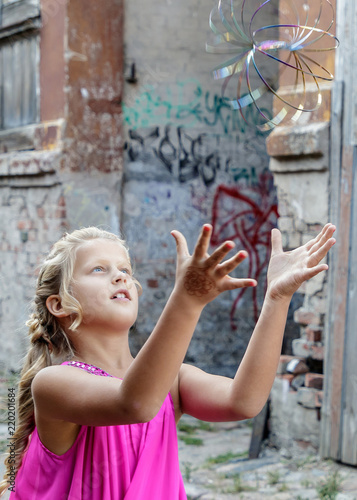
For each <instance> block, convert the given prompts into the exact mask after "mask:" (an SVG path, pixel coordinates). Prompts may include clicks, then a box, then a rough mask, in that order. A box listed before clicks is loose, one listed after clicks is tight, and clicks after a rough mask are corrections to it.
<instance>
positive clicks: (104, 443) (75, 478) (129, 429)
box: [10, 361, 187, 500]
mask: <svg viewBox="0 0 357 500" xmlns="http://www.w3.org/2000/svg"><path fill="white" fill-rule="evenodd" d="M64 364H69V365H73V366H76V367H78V368H81V369H83V370H86V371H89V372H91V373H93V374H94V375H100V376H106V377H108V376H109V377H110V376H111V375H109V374H107V373H106V372H104V371H103V370H100V369H99V368H96V367H93V366H91V365H87V364H86V363H76V362H73V361H71V362H67V363H64ZM14 489H15V491H14V492H12V493H11V495H10V500H187V496H186V493H185V490H184V485H183V480H182V476H181V473H180V469H179V462H178V447H177V434H176V424H175V411H174V406H173V402H172V398H171V395H170V394H168V395H167V397H166V399H165V401H164V403H163V405H162V407H161V409H160V411H159V413H158V414H157V415H156V417H155V418H153V419H152V420H151V421H150V422H148V423H145V424H131V425H116V426H107V427H89V426H84V425H83V426H82V427H81V429H80V431H79V434H78V436H77V438H76V440H75V442H74V444H73V445H72V446H71V448H70V449H69V450H68V451H67V452H66V453H64V454H63V455H56V454H55V453H52V452H51V451H49V450H48V449H47V448H46V447H45V446H44V445H43V444H42V443H41V441H40V438H39V435H38V432H37V429H36V428H35V430H34V431H33V433H32V435H31V439H30V443H29V446H28V448H27V451H26V452H25V455H24V458H23V463H22V466H21V468H20V470H19V471H18V473H17V476H16V480H15V488H14Z"/></svg>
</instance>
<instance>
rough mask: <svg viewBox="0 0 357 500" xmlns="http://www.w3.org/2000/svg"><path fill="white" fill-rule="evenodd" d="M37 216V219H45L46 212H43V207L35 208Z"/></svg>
mask: <svg viewBox="0 0 357 500" xmlns="http://www.w3.org/2000/svg"><path fill="white" fill-rule="evenodd" d="M37 215H38V217H41V218H42V217H45V215H46V212H45V209H44V208H43V207H37Z"/></svg>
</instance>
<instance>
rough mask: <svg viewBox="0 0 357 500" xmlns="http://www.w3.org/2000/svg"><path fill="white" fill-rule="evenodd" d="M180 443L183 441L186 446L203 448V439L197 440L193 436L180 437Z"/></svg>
mask: <svg viewBox="0 0 357 500" xmlns="http://www.w3.org/2000/svg"><path fill="white" fill-rule="evenodd" d="M178 438H179V439H180V441H183V442H184V443H185V444H187V445H190V446H203V439H201V438H196V437H193V436H183V435H182V434H180V435H179V437H178Z"/></svg>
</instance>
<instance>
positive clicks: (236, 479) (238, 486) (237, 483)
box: [224, 474, 256, 493]
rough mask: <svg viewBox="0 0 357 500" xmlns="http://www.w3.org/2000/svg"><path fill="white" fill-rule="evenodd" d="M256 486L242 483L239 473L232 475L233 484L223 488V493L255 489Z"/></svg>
mask: <svg viewBox="0 0 357 500" xmlns="http://www.w3.org/2000/svg"><path fill="white" fill-rule="evenodd" d="M255 490H256V488H253V487H252V486H248V485H244V484H243V482H242V478H241V476H240V474H237V475H235V476H233V486H231V487H228V488H225V490H224V493H242V492H243V491H255Z"/></svg>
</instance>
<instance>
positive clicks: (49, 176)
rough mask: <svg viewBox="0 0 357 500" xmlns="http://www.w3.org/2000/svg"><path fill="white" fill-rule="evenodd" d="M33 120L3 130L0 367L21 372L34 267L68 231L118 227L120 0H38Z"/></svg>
mask: <svg viewBox="0 0 357 500" xmlns="http://www.w3.org/2000/svg"><path fill="white" fill-rule="evenodd" d="M41 9H42V28H41V30H40V33H39V34H40V60H39V68H38V71H39V78H38V81H39V88H38V93H39V95H40V111H39V117H40V119H39V123H37V124H33V125H28V126H26V127H21V128H19V129H11V130H4V131H1V132H0V152H1V154H0V204H1V219H0V234H1V241H0V245H1V262H0V266H1V267H0V323H1V328H0V332H1V333H0V338H1V346H2V349H1V352H0V370H1V371H9V370H18V369H19V366H20V362H21V358H22V356H23V355H24V353H25V350H26V328H25V326H24V324H25V321H26V319H27V317H28V313H29V303H30V301H31V299H32V297H33V291H34V281H35V275H36V268H37V266H38V264H39V263H40V261H41V260H42V257H43V255H44V254H45V253H47V252H48V250H49V248H50V246H51V244H52V243H53V242H54V241H56V240H57V239H58V238H59V237H60V236H61V235H62V234H63V233H64V232H65V231H66V230H72V229H75V228H77V227H80V226H83V225H91V224H96V225H104V226H105V227H108V228H110V229H112V230H113V231H118V230H119V217H120V205H121V181H122V172H123V161H122V147H123V143H122V119H121V112H120V111H121V100H122V93H123V77H122V74H123V4H122V1H121V0H120V1H114V2H113V1H112V2H102V3H101V4H100V5H99V4H98V3H97V2H86V4H85V8H84V7H83V2H82V1H80V0H72V1H71V2H67V1H66V0H57V1H53V0H42V3H41Z"/></svg>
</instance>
